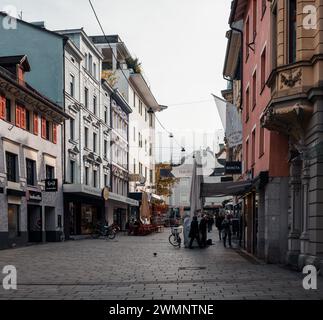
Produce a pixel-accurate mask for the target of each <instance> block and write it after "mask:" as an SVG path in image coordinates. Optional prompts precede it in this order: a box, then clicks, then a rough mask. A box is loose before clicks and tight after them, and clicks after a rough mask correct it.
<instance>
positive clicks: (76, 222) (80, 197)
mask: <svg viewBox="0 0 323 320" xmlns="http://www.w3.org/2000/svg"><path fill="white" fill-rule="evenodd" d="M63 191H64V219H65V221H64V225H65V228H64V232H65V237H66V239H69V238H70V237H73V236H80V235H89V234H91V233H92V232H93V230H94V228H95V227H96V225H97V224H101V223H105V215H104V199H103V197H102V191H100V190H99V189H97V188H93V187H90V186H85V185H72V184H71V185H64V187H63Z"/></svg>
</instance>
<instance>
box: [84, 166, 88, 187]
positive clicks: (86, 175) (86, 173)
mask: <svg viewBox="0 0 323 320" xmlns="http://www.w3.org/2000/svg"><path fill="white" fill-rule="evenodd" d="M85 184H86V185H89V168H88V167H85Z"/></svg>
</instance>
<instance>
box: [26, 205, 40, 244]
mask: <svg viewBox="0 0 323 320" xmlns="http://www.w3.org/2000/svg"><path fill="white" fill-rule="evenodd" d="M27 216H28V242H42V241H43V235H42V225H43V222H42V210H41V207H40V206H34V205H28V206H27Z"/></svg>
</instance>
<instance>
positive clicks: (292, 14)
mask: <svg viewBox="0 0 323 320" xmlns="http://www.w3.org/2000/svg"><path fill="white" fill-rule="evenodd" d="M288 9H289V12H288V27H289V32H288V62H287V63H294V62H295V61H296V28H297V26H296V17H297V9H296V0H291V1H289V8H288Z"/></svg>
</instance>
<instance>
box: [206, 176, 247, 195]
mask: <svg viewBox="0 0 323 320" xmlns="http://www.w3.org/2000/svg"><path fill="white" fill-rule="evenodd" d="M252 185H253V181H251V180H249V181H236V182H221V183H202V185H201V197H204V198H205V197H220V196H236V195H242V194H244V193H245V192H246V191H247V190H248V189H250V188H251V187H252Z"/></svg>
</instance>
